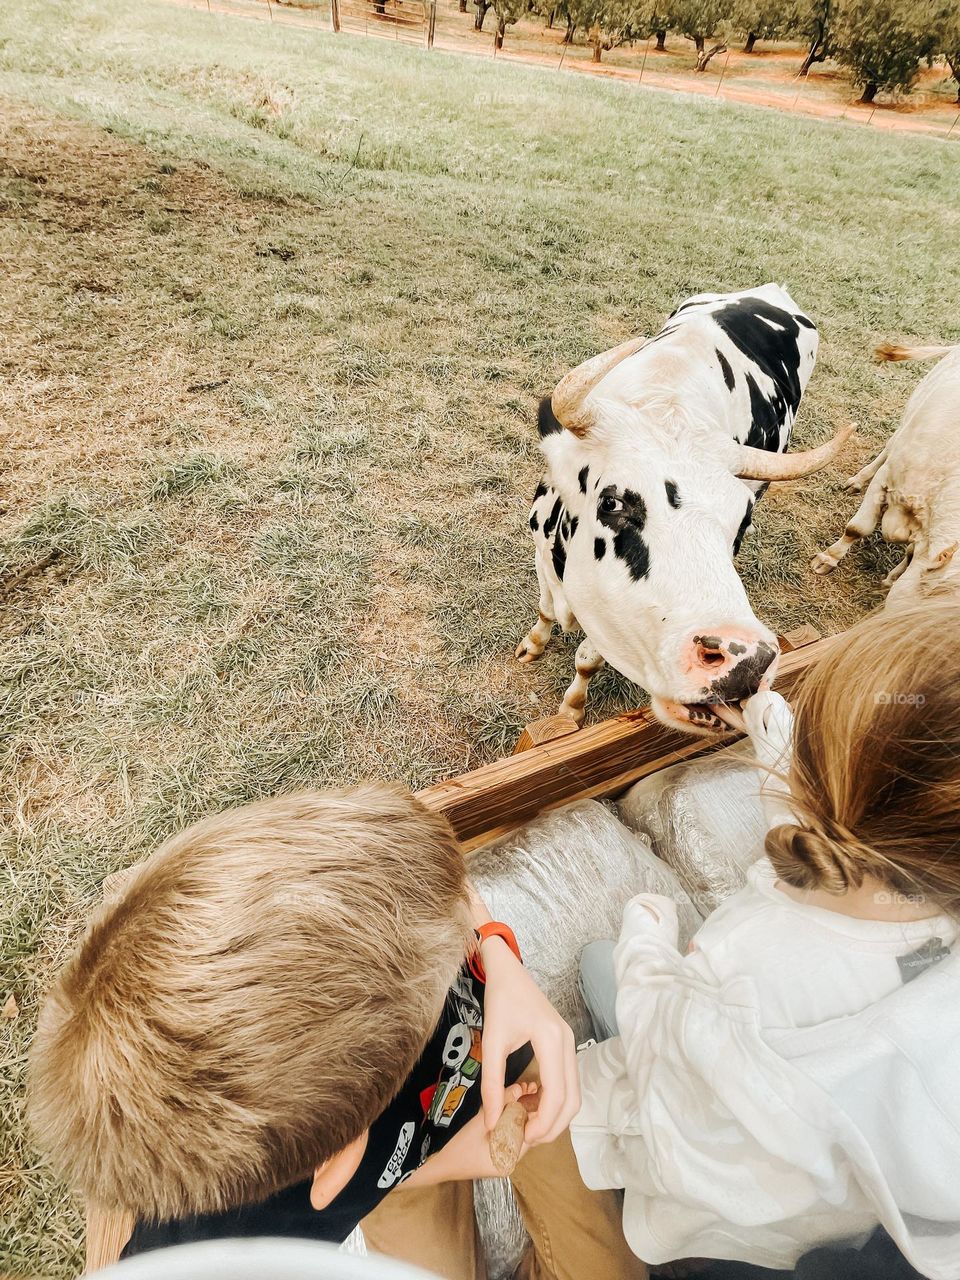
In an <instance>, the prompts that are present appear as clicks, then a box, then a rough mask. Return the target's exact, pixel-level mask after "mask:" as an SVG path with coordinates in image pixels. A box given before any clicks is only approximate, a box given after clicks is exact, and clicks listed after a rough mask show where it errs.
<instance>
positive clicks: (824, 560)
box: [810, 471, 887, 574]
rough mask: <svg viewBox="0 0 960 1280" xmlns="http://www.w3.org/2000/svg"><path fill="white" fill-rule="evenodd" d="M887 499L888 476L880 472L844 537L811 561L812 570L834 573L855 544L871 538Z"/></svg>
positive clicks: (871, 482) (868, 489)
mask: <svg viewBox="0 0 960 1280" xmlns="http://www.w3.org/2000/svg"><path fill="white" fill-rule="evenodd" d="M886 497H887V487H886V475H885V474H884V472H883V471H880V472H878V473H877V475H875V476H874V477H873V479H872V480H871V481H870V484H869V486H868V487H867V492H866V493H865V494H864V495H863V501H862V502H861V503H860V509H859V510H858V511H857V513H856V515H854V516H853V518H852V519H851V520H849V521H848V522H847V527H846V529H844V531H843V537H841V538H838V539H837V541H836V542H835V543H834V544H833V546H832V547H827V549H826V550H825V551H818V552H817V554H816V555H815V556H814V557H813V559H812V560H811V561H810V568H811V569H812V570H813V572H814V573H819V574H825V573H832V572H833V571H834V569H835V568H836V567H837V565H838V564H839V563H840V561H841V560H842V559H843V557H844V556H845V555H846V554H847V552H848V551H849V550H850V548H851V547H852V546H853V545H854V543H857V542H859V541H860V539H861V538H869V536H870V534H871V533H873V531H874V529H876V527H877V525H878V524H879V523H880V513H881V512H882V511H883V504H884V502H885V501H886Z"/></svg>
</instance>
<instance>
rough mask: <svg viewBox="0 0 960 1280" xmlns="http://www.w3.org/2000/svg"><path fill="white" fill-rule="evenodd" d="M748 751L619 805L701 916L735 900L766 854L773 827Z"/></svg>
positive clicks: (684, 768) (641, 789)
mask: <svg viewBox="0 0 960 1280" xmlns="http://www.w3.org/2000/svg"><path fill="white" fill-rule="evenodd" d="M750 758H751V748H750V745H749V743H738V744H737V745H736V746H733V747H727V748H726V749H725V750H723V751H717V752H715V753H714V754H713V755H711V756H707V757H705V758H703V759H698V760H691V761H688V762H685V763H682V764H675V765H672V766H671V767H670V768H669V769H662V770H660V772H659V773H653V774H651V775H650V776H649V777H648V778H643V779H642V780H641V781H640V782H638V783H636V784H635V785H634V786H632V787H631V788H630V790H629V791H627V792H626V793H625V794H624V795H623V796H621V797H620V800H619V802H618V804H617V809H618V812H619V814H620V817H621V818H622V819H623V821H624V822H625V823H626V824H627V825H628V826H629V827H631V828H632V829H633V830H634V831H635V832H637V834H638V835H641V836H643V837H644V838H645V839H646V840H649V842H650V844H651V846H652V848H653V850H654V852H655V853H656V854H658V855H659V857H661V858H662V859H663V861H664V862H666V863H668V864H669V865H670V867H672V868H673V870H674V871H675V872H676V873H677V876H678V877H679V879H680V881H681V883H682V884H683V887H684V889H685V890H686V892H687V894H688V895H689V897H690V899H691V901H692V902H693V904H694V905H695V906H696V908H697V910H698V911H699V913H700V914H701V915H702V916H707V915H709V914H710V912H711V911H712V910H713V909H714V908H715V907H716V906H718V905H719V904H720V903H721V902H722V901H723V899H724V898H727V897H729V896H730V894H731V893H735V892H736V891H737V889H739V888H740V887H741V886H742V884H743V883H744V881H745V879H746V874H747V870H748V869H749V867H750V866H751V865H752V864H753V863H754V862H756V860H757V858H759V857H760V855H761V854H762V853H763V839H764V836H765V834H766V831H767V821H766V819H765V817H764V812H763V807H762V805H761V802H760V777H759V774H758V772H757V770H756V768H755V767H754V766H753V765H752V764H751V763H750Z"/></svg>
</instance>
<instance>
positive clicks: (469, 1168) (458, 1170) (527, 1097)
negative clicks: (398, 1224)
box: [404, 1081, 538, 1187]
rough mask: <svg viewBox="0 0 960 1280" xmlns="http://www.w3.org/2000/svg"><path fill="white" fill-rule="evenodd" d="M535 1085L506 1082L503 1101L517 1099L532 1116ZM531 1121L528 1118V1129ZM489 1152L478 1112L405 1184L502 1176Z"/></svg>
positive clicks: (525, 1148) (523, 1150)
mask: <svg viewBox="0 0 960 1280" xmlns="http://www.w3.org/2000/svg"><path fill="white" fill-rule="evenodd" d="M537 1101H538V1099H537V1086H536V1084H535V1083H533V1081H525V1082H522V1083H519V1084H512V1085H509V1086H508V1087H507V1088H506V1089H505V1090H504V1103H505V1104H506V1103H508V1102H520V1103H521V1104H522V1105H523V1106H524V1107H526V1108H527V1110H528V1111H530V1112H531V1114H532V1115H534V1116H535V1114H536V1107H537ZM531 1123H532V1121H528V1124H527V1127H528V1128H529V1126H530V1124H531ZM529 1147H530V1144H529V1142H527V1141H526V1138H524V1141H523V1143H522V1144H521V1146H520V1152H519V1154H518V1156H517V1159H518V1160H520V1159H522V1158H523V1156H524V1154H525V1153H526V1152H527V1151H528V1150H529ZM503 1176H504V1175H503V1173H502V1172H501V1171H500V1170H499V1169H497V1167H496V1165H495V1164H494V1162H493V1156H492V1155H491V1154H490V1134H489V1133H488V1132H487V1126H486V1123H485V1121H484V1117H483V1113H482V1112H480V1113H478V1114H477V1115H475V1116H474V1117H473V1119H472V1120H468V1121H467V1123H466V1124H465V1125H464V1126H463V1128H462V1129H461V1130H460V1132H459V1133H456V1134H454V1136H453V1137H452V1138H451V1139H450V1141H449V1142H448V1143H447V1145H446V1146H445V1147H444V1148H443V1150H442V1151H438V1152H437V1154H436V1155H434V1156H430V1157H429V1159H427V1160H426V1161H425V1162H424V1163H423V1164H422V1165H421V1166H420V1168H419V1169H418V1170H417V1171H416V1173H413V1174H411V1175H410V1177H409V1178H407V1180H406V1182H405V1183H404V1185H405V1186H408V1187H432V1186H436V1185H437V1184H438V1183H440V1182H462V1181H468V1180H472V1179H474V1178H502V1177H503Z"/></svg>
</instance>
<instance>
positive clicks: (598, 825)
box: [469, 800, 700, 1280]
mask: <svg viewBox="0 0 960 1280" xmlns="http://www.w3.org/2000/svg"><path fill="white" fill-rule="evenodd" d="M469 869H470V877H471V879H472V880H473V883H474V884H475V885H476V887H477V890H478V892H479V893H480V895H481V897H482V898H483V899H484V901H485V902H486V904H487V906H488V907H489V908H490V911H491V914H492V915H494V916H495V917H496V918H497V919H499V920H505V921H507V923H508V924H509V925H510V926H511V928H512V929H513V931H514V932H515V934H516V935H517V941H518V942H519V944H520V950H521V951H522V952H523V959H524V963H525V965H526V966H527V968H528V970H529V971H530V973H531V975H532V976H533V977H534V978H535V979H536V981H537V983H538V985H539V986H540V988H541V990H542V991H543V992H544V993H545V994H546V995H547V996H548V997H549V999H550V1000H551V1001H552V1003H553V1005H554V1007H555V1008H556V1009H557V1010H558V1011H559V1012H560V1014H561V1015H562V1016H563V1017H564V1018H566V1020H567V1022H569V1023H570V1025H571V1027H573V1030H574V1033H575V1035H576V1037H577V1040H578V1041H581V1040H585V1039H587V1038H588V1037H589V1036H590V1035H592V1029H591V1026H590V1017H589V1014H588V1013H587V1010H586V1007H585V1006H584V1004H583V1001H582V999H581V997H580V992H579V989H578V987H577V973H578V969H579V962H580V952H581V951H582V950H583V948H584V947H585V946H586V944H587V943H588V942H593V941H595V940H596V939H597V938H616V937H617V936H618V935H619V933H620V925H621V922H622V918H623V908H624V905H625V903H626V902H627V900H628V899H629V898H631V897H633V895H634V894H636V893H644V892H646V893H663V894H667V895H668V896H669V897H672V898H674V899H675V900H676V901H678V902H680V903H681V906H680V934H681V945H682V946H686V943H687V941H688V939H689V938H690V937H691V936H692V935H693V934H694V933H695V932H696V930H697V928H698V926H699V924H700V917H699V916H698V915H697V914H696V912H695V910H694V909H693V908H692V906H691V905H690V903H689V901H684V894H683V889H682V887H681V885H680V882H679V881H678V879H677V877H676V876H675V875H674V874H673V872H672V871H671V870H670V868H669V867H668V866H666V865H665V864H664V863H663V862H661V861H660V859H659V858H657V857H656V856H655V855H654V854H653V852H652V851H651V849H650V847H649V845H648V844H647V842H646V841H645V840H644V839H642V838H641V837H640V836H638V835H636V834H635V833H634V832H632V831H630V830H628V828H627V827H625V826H624V825H623V823H622V822H620V821H619V820H618V818H617V816H616V814H615V813H614V812H613V811H612V809H610V808H608V807H607V806H605V805H603V804H598V803H597V802H596V801H594V800H581V801H578V802H577V803H575V804H572V805H567V806H566V807H565V808H563V809H557V810H555V811H553V812H551V813H545V814H542V815H541V816H540V817H539V818H535V819H534V821H533V822H530V823H528V824H527V826H525V827H522V828H520V830H518V831H515V832H513V833H512V834H511V835H509V836H507V837H506V838H505V839H503V840H500V841H498V842H497V843H496V844H494V845H489V846H487V847H486V848H484V849H481V850H479V851H478V852H477V853H475V854H473V856H472V857H471V858H470V864H469ZM475 1204H476V1213H477V1224H478V1227H479V1231H480V1238H481V1240H482V1242H483V1247H484V1252H485V1254H486V1257H487V1268H488V1273H489V1276H490V1280H506V1277H508V1276H512V1275H513V1273H514V1271H515V1270H516V1267H517V1265H518V1263H519V1261H520V1259H521V1257H522V1255H523V1251H524V1248H525V1247H526V1244H527V1236H526V1233H525V1232H524V1229H523V1224H522V1223H521V1221H520V1216H519V1214H518V1212H517V1207H516V1202H515V1200H514V1198H513V1192H512V1191H511V1189H510V1184H509V1182H508V1181H507V1180H505V1179H497V1180H492V1181H488V1182H478V1183H477V1184H476V1186H475Z"/></svg>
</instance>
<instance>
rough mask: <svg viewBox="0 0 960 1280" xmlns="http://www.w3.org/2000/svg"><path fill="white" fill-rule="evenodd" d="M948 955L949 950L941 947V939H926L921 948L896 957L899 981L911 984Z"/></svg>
mask: <svg viewBox="0 0 960 1280" xmlns="http://www.w3.org/2000/svg"><path fill="white" fill-rule="evenodd" d="M949 954H950V948H949V947H945V946H944V945H943V939H942V938H928V939H927V941H926V942H925V943H924V944H923V945H922V946H920V947H917V949H916V951H911V952H910V953H909V954H908V955H905V956H897V964H898V965H899V966H900V981H901V982H904V983H907V982H912V981H913V979H914V978H919V977H920V975H921V973H925V972H926V971H927V969H929V968H931V967H932V966H933V965H935V964H939V962H940V961H941V960H945V959H946V958H947V956H948V955H949Z"/></svg>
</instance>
